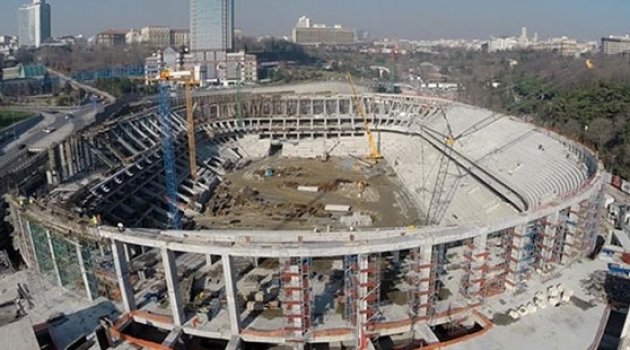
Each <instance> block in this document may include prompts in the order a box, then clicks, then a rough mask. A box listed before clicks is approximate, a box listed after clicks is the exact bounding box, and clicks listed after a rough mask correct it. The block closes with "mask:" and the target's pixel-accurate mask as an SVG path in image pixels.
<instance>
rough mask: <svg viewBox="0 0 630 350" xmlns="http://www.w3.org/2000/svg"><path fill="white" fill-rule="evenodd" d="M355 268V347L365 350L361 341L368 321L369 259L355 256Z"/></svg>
mask: <svg viewBox="0 0 630 350" xmlns="http://www.w3.org/2000/svg"><path fill="white" fill-rule="evenodd" d="M357 266H358V271H357V275H358V278H357V281H358V283H357V292H358V293H357V300H356V303H357V324H356V327H357V332H356V334H357V337H358V339H357V343H358V344H359V346H358V347H357V349H365V347H364V346H362V341H363V340H365V339H367V336H365V335H366V332H367V329H365V324H366V323H367V321H368V302H367V296H368V292H369V289H368V282H369V267H370V257H369V255H367V254H360V255H358V256H357Z"/></svg>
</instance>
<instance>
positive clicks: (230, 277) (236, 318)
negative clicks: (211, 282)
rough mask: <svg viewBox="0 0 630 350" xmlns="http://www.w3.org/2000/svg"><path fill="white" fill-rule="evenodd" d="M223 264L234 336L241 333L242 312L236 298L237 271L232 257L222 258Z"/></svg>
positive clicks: (224, 256)
mask: <svg viewBox="0 0 630 350" xmlns="http://www.w3.org/2000/svg"><path fill="white" fill-rule="evenodd" d="M221 262H222V264H223V280H224V281H225V295H226V298H227V303H228V315H229V320H230V330H231V331H232V335H238V334H240V332H241V310H240V307H239V305H238V298H237V296H236V293H237V291H236V278H237V276H236V271H234V258H233V257H231V256H230V255H227V254H223V255H222V256H221Z"/></svg>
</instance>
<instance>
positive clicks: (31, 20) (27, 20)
mask: <svg viewBox="0 0 630 350" xmlns="http://www.w3.org/2000/svg"><path fill="white" fill-rule="evenodd" d="M50 37H51V22H50V4H47V3H46V0H33V2H32V3H30V4H26V5H24V6H22V7H20V8H19V10H18V38H19V39H18V40H19V45H20V47H23V46H26V47H28V46H34V47H40V46H41V44H42V43H45V42H46V40H48V39H50Z"/></svg>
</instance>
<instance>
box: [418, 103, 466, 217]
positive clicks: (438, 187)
mask: <svg viewBox="0 0 630 350" xmlns="http://www.w3.org/2000/svg"><path fill="white" fill-rule="evenodd" d="M440 113H441V115H442V117H443V118H444V121H445V122H446V127H447V130H448V134H447V135H445V138H444V143H443V145H444V148H443V149H442V150H441V156H440V162H439V166H438V172H437V176H436V179H435V186H434V188H433V193H432V194H431V201H430V202H429V207H428V209H427V217H426V220H427V223H428V224H439V223H440V221H442V218H443V217H444V214H445V213H446V210H447V209H448V207H449V205H450V202H451V201H452V199H453V198H452V197H453V196H454V194H455V189H456V187H457V184H458V181H456V182H455V183H454V184H453V185H452V186H451V188H450V189H449V191H448V193H446V196H445V193H444V192H445V190H446V189H445V187H446V178H447V176H448V174H449V167H450V163H451V156H452V154H453V147H454V146H455V141H456V138H455V137H454V136H453V129H452V128H451V123H450V122H449V121H448V118H447V117H446V112H445V111H444V109H443V108H440ZM460 178H461V176H460V177H458V178H457V180H459V179H460Z"/></svg>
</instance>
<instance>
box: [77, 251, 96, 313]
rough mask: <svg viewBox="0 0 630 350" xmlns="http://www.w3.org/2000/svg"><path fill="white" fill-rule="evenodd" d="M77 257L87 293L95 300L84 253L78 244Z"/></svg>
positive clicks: (89, 298)
mask: <svg viewBox="0 0 630 350" xmlns="http://www.w3.org/2000/svg"><path fill="white" fill-rule="evenodd" d="M76 248H77V258H78V261H79V268H80V269H81V277H82V278H83V285H84V286H85V295H86V296H87V298H88V300H90V301H93V300H94V296H93V295H92V290H91V289H90V281H89V279H88V275H87V270H86V269H85V261H84V260H83V254H81V245H80V244H77V245H76Z"/></svg>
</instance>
